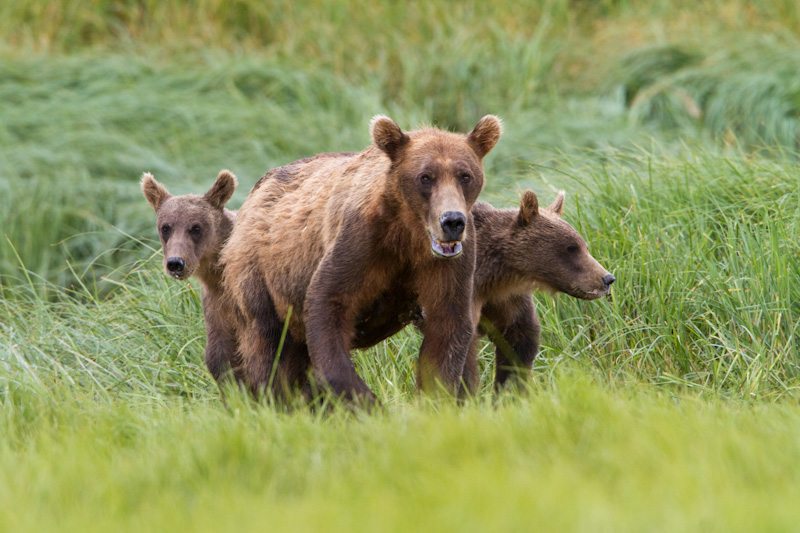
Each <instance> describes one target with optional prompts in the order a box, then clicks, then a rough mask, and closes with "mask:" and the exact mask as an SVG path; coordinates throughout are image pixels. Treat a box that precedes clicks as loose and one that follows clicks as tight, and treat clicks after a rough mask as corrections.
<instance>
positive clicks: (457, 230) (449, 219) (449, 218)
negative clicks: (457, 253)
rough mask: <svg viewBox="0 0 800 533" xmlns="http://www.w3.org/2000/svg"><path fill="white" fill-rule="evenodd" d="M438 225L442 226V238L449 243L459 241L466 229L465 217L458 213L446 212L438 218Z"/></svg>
mask: <svg viewBox="0 0 800 533" xmlns="http://www.w3.org/2000/svg"><path fill="white" fill-rule="evenodd" d="M439 225H441V226H442V231H444V236H445V238H446V239H449V240H450V241H460V240H461V235H463V234H464V228H465V227H467V217H466V216H464V213H461V212H460V211H447V212H446V213H445V214H443V215H442V216H440V217H439Z"/></svg>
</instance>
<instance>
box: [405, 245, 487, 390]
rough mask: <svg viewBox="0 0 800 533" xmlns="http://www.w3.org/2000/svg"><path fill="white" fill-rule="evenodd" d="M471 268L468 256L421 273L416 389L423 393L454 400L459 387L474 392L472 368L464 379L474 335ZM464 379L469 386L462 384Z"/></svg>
mask: <svg viewBox="0 0 800 533" xmlns="http://www.w3.org/2000/svg"><path fill="white" fill-rule="evenodd" d="M465 255H466V251H465ZM442 261H459V262H460V263H458V264H443V263H442ZM471 264H474V263H471V262H470V257H469V256H467V257H460V258H458V259H446V260H437V262H436V263H434V265H435V266H434V270H436V272H421V276H420V283H419V285H418V294H419V303H420V306H421V307H422V310H423V313H424V314H425V320H424V322H423V323H422V327H421V329H422V334H423V335H424V339H423V341H422V346H421V347H420V354H419V364H418V366H417V386H418V387H419V388H420V389H421V390H422V391H424V392H425V393H428V394H434V395H436V394H437V393H440V392H446V393H447V394H450V395H452V396H455V395H457V394H459V390H460V389H461V388H462V386H463V385H466V386H467V387H468V388H469V389H473V387H474V388H477V383H475V381H476V378H477V373H476V372H475V371H474V370H475V369H474V368H472V367H470V368H469V369H468V370H469V375H467V376H464V370H465V362H466V360H467V357H468V354H469V352H470V350H471V349H472V340H473V337H474V335H475V324H474V322H475V320H474V317H473V313H474V312H473V304H472V275H473V270H472V269H471V268H469V267H470V265H471ZM464 377H466V379H467V380H468V381H469V383H465V382H463V378H464ZM469 392H470V393H472V392H474V390H469Z"/></svg>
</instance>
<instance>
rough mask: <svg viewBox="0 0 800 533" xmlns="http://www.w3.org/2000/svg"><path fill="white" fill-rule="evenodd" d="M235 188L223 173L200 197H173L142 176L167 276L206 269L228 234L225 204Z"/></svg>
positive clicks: (228, 174) (177, 276)
mask: <svg viewBox="0 0 800 533" xmlns="http://www.w3.org/2000/svg"><path fill="white" fill-rule="evenodd" d="M236 185H237V181H236V176H234V175H233V174H231V172H229V171H227V170H222V171H220V173H219V174H218V175H217V179H216V181H215V182H214V184H213V185H212V186H211V188H210V189H209V190H208V192H206V193H205V194H204V195H203V196H200V195H197V194H186V195H183V196H173V195H171V194H170V193H169V191H168V190H167V189H166V188H165V187H164V186H163V185H161V184H160V183H159V182H157V181H156V180H155V178H153V176H152V174H149V173H145V174H144V175H143V176H142V183H141V186H142V193H143V194H144V197H145V199H146V200H147V203H149V204H150V205H151V206H152V208H153V209H154V210H155V212H156V218H157V222H156V226H157V228H158V236H159V237H160V239H161V246H162V248H163V249H164V270H165V271H166V272H167V274H168V275H170V276H172V277H173V278H175V279H186V278H188V277H189V276H191V275H192V274H194V273H195V271H196V270H197V268H198V267H200V266H201V265H203V264H204V263H205V266H206V267H208V266H210V265H211V264H212V262H215V260H216V255H217V254H218V253H219V251H220V249H221V248H222V244H223V242H224V240H225V239H226V238H227V233H228V232H229V231H230V227H229V224H227V225H226V224H225V203H227V201H228V200H230V197H231V195H232V194H233V192H234V191H235V190H236Z"/></svg>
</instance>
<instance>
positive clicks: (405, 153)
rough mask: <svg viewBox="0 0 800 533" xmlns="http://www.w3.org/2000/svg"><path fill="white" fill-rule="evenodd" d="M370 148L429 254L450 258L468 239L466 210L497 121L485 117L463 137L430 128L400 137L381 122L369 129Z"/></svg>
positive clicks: (476, 191) (389, 124) (476, 190)
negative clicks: (383, 159) (385, 164)
mask: <svg viewBox="0 0 800 533" xmlns="http://www.w3.org/2000/svg"><path fill="white" fill-rule="evenodd" d="M370 130H371V133H372V139H373V142H374V144H375V145H376V146H377V147H378V148H380V149H381V150H382V151H383V152H384V153H386V155H388V156H389V158H390V159H391V161H392V171H391V172H392V176H393V179H394V180H396V186H397V188H398V189H399V191H400V194H401V196H402V198H403V201H404V203H405V204H406V206H407V207H408V208H409V209H410V210H411V212H412V213H414V214H415V215H416V216H417V217H418V218H419V220H420V221H421V222H422V225H423V226H424V227H425V229H426V231H427V236H426V238H429V239H430V243H431V251H432V253H433V254H434V255H436V256H440V257H456V256H458V255H459V254H461V252H462V250H463V245H462V241H463V240H464V239H466V238H468V235H467V226H468V217H469V211H470V209H471V208H472V204H474V203H475V201H476V200H477V199H478V195H479V194H480V192H481V189H482V188H483V163H482V161H483V158H484V156H485V155H486V154H487V153H489V151H490V150H491V149H492V148H493V147H494V145H495V144H496V143H497V141H498V139H499V138H500V134H501V132H502V126H501V124H500V120H499V119H498V118H497V117H495V116H493V115H487V116H485V117H484V118H482V119H481V120H480V122H478V125H477V126H475V128H474V129H473V130H472V131H471V132H470V133H469V134H467V135H459V134H455V133H449V132H445V131H441V130H437V129H433V128H428V129H422V130H418V131H414V132H411V133H404V132H403V131H402V130H401V129H400V127H399V126H398V125H397V124H395V123H394V122H393V121H392V120H391V119H389V118H387V117H381V116H379V117H375V118H373V120H372V123H371V125H370Z"/></svg>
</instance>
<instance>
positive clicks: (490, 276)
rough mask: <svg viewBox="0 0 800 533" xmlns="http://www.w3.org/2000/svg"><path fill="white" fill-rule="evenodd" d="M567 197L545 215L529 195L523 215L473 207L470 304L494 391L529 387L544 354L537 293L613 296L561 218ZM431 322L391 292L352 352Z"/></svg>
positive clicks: (363, 323)
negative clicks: (488, 355)
mask: <svg viewBox="0 0 800 533" xmlns="http://www.w3.org/2000/svg"><path fill="white" fill-rule="evenodd" d="M563 208H564V192H563V191H562V192H560V193H559V194H558V196H557V197H556V200H555V201H554V202H553V203H552V204H550V205H549V206H547V207H545V208H541V209H540V208H539V201H538V199H537V198H536V194H534V192H533V191H530V190H528V191H525V192H524V193H523V195H522V200H521V201H520V206H519V209H495V208H494V207H492V206H491V205H489V204H487V203H484V202H477V203H476V204H475V206H474V207H473V208H472V216H473V220H474V222H475V231H476V243H475V244H476V250H477V261H476V265H475V277H474V280H475V288H474V292H473V298H474V301H475V305H476V307H477V309H478V312H479V314H480V327H479V330H478V332H477V335H481V334H487V335H488V336H489V338H490V339H491V340H492V342H493V343H494V344H495V348H496V350H495V355H496V358H495V387H496V388H499V387H501V386H503V385H505V384H506V383H507V382H508V381H509V379H516V380H518V381H522V382H524V381H526V380H527V377H528V375H529V374H530V371H531V367H532V366H533V361H534V360H535V359H536V355H537V354H538V352H539V333H540V326H539V318H538V316H537V315H536V309H535V307H534V305H533V299H532V297H531V291H533V290H534V289H539V290H545V291H551V292H563V293H566V294H569V295H570V296H573V297H575V298H580V299H583V300H594V299H596V298H600V297H602V296H605V295H607V294H608V293H609V290H610V287H611V284H612V283H614V281H615V279H616V278H615V277H614V276H613V275H612V274H611V273H609V272H608V270H606V269H605V268H604V267H603V266H602V265H601V264H600V263H598V262H597V260H596V259H595V258H594V257H592V255H591V254H590V253H589V249H588V246H587V244H586V241H585V240H584V239H583V237H581V235H580V234H579V233H578V232H577V231H575V228H573V227H572V226H571V225H570V224H569V223H568V222H567V221H565V220H563V219H562V218H561V213H562V211H563ZM426 318H427V316H426V315H425V313H424V310H422V309H420V308H419V307H418V306H417V305H416V303H415V295H414V294H413V293H409V292H405V293H404V292H403V288H402V287H394V288H392V289H390V290H389V291H387V292H386V293H384V294H382V295H380V296H378V297H377V298H376V299H375V301H374V302H373V303H372V304H370V305H368V306H367V307H365V308H364V309H362V311H361V313H360V314H359V318H358V320H357V326H356V335H355V338H354V339H353V345H354V346H355V347H357V348H366V347H369V346H372V345H374V344H377V343H378V342H380V341H382V340H384V339H386V338H387V337H389V336H391V335H394V334H395V333H396V332H398V331H399V330H401V329H402V328H403V327H405V326H406V325H407V324H409V323H412V322H413V323H414V324H417V325H421V324H424V322H425V320H426ZM477 341H478V338H477V337H476V339H475V344H473V349H472V350H471V351H470V353H469V356H468V358H467V361H466V364H465V366H464V376H463V377H464V384H465V385H466V387H467V390H468V391H469V392H474V391H476V390H477V387H478V377H479V376H478V366H477V344H476V343H477Z"/></svg>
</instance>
